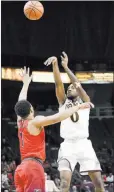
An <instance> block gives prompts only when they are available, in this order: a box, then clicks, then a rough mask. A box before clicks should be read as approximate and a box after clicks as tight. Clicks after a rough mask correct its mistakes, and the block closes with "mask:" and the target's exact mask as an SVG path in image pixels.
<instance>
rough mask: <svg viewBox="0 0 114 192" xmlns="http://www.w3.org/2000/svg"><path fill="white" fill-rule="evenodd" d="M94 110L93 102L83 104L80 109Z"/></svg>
mask: <svg viewBox="0 0 114 192" xmlns="http://www.w3.org/2000/svg"><path fill="white" fill-rule="evenodd" d="M88 108H94V104H93V103H91V102H86V103H82V104H80V105H79V109H88Z"/></svg>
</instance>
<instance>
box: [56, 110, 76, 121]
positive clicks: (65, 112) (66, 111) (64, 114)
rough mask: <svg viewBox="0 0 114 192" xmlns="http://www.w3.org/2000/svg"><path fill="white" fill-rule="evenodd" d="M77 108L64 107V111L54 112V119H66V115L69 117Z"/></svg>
mask: <svg viewBox="0 0 114 192" xmlns="http://www.w3.org/2000/svg"><path fill="white" fill-rule="evenodd" d="M78 110H79V106H73V107H71V108H69V109H66V110H65V111H62V112H59V113H58V114H56V116H57V117H56V120H57V121H58V122H61V121H63V120H65V119H67V118H68V117H70V116H71V115H73V113H75V112H77V111H78Z"/></svg>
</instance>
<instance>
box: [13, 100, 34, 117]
mask: <svg viewBox="0 0 114 192" xmlns="http://www.w3.org/2000/svg"><path fill="white" fill-rule="evenodd" d="M15 113H16V115H17V116H20V117H21V118H23V119H25V118H27V117H28V116H30V115H31V116H34V109H33V107H32V105H31V104H30V103H29V101H27V100H21V101H18V102H17V103H16V105H15Z"/></svg>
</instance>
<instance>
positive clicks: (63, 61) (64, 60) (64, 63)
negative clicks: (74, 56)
mask: <svg viewBox="0 0 114 192" xmlns="http://www.w3.org/2000/svg"><path fill="white" fill-rule="evenodd" d="M62 54H63V55H61V65H62V66H63V67H64V68H65V67H67V66H68V56H67V54H66V53H65V52H64V51H63V52H62Z"/></svg>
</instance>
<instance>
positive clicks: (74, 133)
mask: <svg viewBox="0 0 114 192" xmlns="http://www.w3.org/2000/svg"><path fill="white" fill-rule="evenodd" d="M44 64H45V65H46V66H48V65H50V64H52V66H53V74H54V79H55V87H56V96H57V99H58V102H59V111H63V110H64V109H67V108H70V107H72V106H73V105H79V103H81V102H82V101H83V102H90V98H89V96H88V95H87V93H86V92H85V90H84V89H83V87H82V86H81V84H80V82H79V81H78V79H77V78H76V76H75V75H74V74H73V73H72V71H71V70H70V69H69V68H68V56H67V54H66V53H65V52H63V55H62V56H61V64H62V66H63V68H64V70H65V72H66V73H67V74H68V76H69V78H70V80H71V82H72V84H71V85H70V86H69V87H68V90H67V96H66V95H65V90H64V85H63V83H62V80H61V76H60V71H59V67H58V60H57V58H56V57H50V58H49V59H47V61H46V62H45V63H44ZM89 113H90V109H85V110H79V111H78V112H77V113H74V114H73V115H72V116H71V117H69V118H67V119H66V120H64V121H62V122H61V127H60V134H61V137H62V138H63V139H64V142H63V143H62V144H61V146H60V150H59V155H58V165H59V167H58V169H59V171H60V177H61V192H68V191H69V188H70V182H71V177H72V172H73V170H74V168H75V165H76V164H77V162H78V163H79V164H80V173H81V175H83V174H84V175H85V174H86V175H87V174H89V176H90V178H91V180H92V182H93V184H94V186H95V189H96V192H104V191H105V190H104V185H103V182H102V178H101V167H100V163H99V161H98V159H97V157H96V154H95V151H94V149H93V147H92V143H91V141H90V140H89V139H88V137H89V130H88V127H89Z"/></svg>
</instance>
